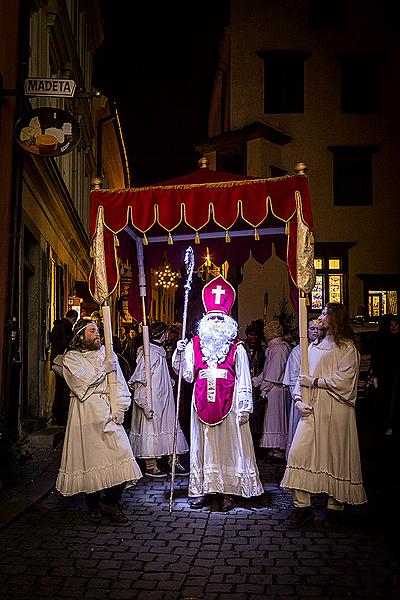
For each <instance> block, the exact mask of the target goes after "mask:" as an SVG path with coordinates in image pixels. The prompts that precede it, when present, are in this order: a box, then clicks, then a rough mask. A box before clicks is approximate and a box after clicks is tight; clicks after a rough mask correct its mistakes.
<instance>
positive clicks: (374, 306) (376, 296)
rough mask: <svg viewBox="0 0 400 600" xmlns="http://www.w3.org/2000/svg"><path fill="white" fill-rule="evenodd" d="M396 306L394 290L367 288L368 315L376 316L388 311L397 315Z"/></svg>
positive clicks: (395, 292) (396, 300)
mask: <svg viewBox="0 0 400 600" xmlns="http://www.w3.org/2000/svg"><path fill="white" fill-rule="evenodd" d="M397 306H398V299H397V291H396V290H368V314H369V316H370V317H373V318H378V317H381V316H382V315H386V314H388V313H391V314H392V315H397Z"/></svg>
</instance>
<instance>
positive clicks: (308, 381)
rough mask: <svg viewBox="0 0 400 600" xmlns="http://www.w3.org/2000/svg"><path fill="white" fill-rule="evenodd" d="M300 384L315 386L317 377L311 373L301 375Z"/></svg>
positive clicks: (302, 385)
mask: <svg viewBox="0 0 400 600" xmlns="http://www.w3.org/2000/svg"><path fill="white" fill-rule="evenodd" d="M299 378H300V385H301V387H308V388H312V387H314V379H315V377H311V376H310V375H299Z"/></svg>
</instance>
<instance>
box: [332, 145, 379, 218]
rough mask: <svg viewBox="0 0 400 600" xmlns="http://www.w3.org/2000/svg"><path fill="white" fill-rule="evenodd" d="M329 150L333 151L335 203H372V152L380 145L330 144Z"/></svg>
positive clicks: (349, 204) (353, 204) (355, 204)
mask: <svg viewBox="0 0 400 600" xmlns="http://www.w3.org/2000/svg"><path fill="white" fill-rule="evenodd" d="M328 150H330V151H331V152H332V153H333V203H334V205H335V206H370V205H372V201H373V186H372V154H373V153H374V152H376V151H377V150H378V147H377V146H368V147H363V146H357V147H354V146H330V147H329V148H328Z"/></svg>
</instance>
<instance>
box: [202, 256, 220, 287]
mask: <svg viewBox="0 0 400 600" xmlns="http://www.w3.org/2000/svg"><path fill="white" fill-rule="evenodd" d="M220 272H221V269H220V268H219V267H217V265H215V264H214V263H213V262H212V261H211V259H210V251H209V249H208V248H207V253H206V256H205V261H204V262H203V264H202V265H200V267H199V268H198V269H197V275H198V276H199V277H200V279H202V280H203V281H206V282H208V281H210V280H211V279H213V278H214V277H217V275H219V274H220Z"/></svg>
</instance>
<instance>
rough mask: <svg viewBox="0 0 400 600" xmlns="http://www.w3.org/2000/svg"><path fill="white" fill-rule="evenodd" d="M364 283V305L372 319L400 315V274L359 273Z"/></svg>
mask: <svg viewBox="0 0 400 600" xmlns="http://www.w3.org/2000/svg"><path fill="white" fill-rule="evenodd" d="M358 277H359V278H360V279H361V280H362V281H363V284H364V305H365V306H366V307H368V315H369V318H370V319H373V320H374V321H376V320H377V319H378V318H379V317H381V316H382V315H385V314H388V313H391V314H393V315H398V314H399V311H400V275H392V274H387V273H381V274H373V275H371V274H367V275H358Z"/></svg>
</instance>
